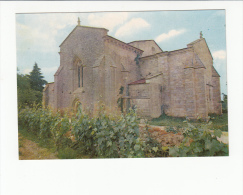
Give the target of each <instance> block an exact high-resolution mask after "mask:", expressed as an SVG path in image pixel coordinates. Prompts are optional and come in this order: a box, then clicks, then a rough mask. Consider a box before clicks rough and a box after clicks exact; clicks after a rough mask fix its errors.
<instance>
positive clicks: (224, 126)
mask: <svg viewBox="0 0 243 195" xmlns="http://www.w3.org/2000/svg"><path fill="white" fill-rule="evenodd" d="M209 118H210V121H212V123H210V124H208V122H206V121H203V120H201V119H198V120H191V121H190V123H191V124H192V125H194V126H195V127H198V128H200V127H201V126H204V125H207V127H208V128H209V129H211V130H217V129H220V130H221V131H228V113H223V114H222V115H210V117H209ZM185 120H186V118H176V117H171V116H167V115H161V116H160V117H159V118H155V119H152V120H150V121H148V123H149V124H150V125H157V126H168V127H176V128H182V127H184V128H185V127H187V124H186V123H183V121H185Z"/></svg>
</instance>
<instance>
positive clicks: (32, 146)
mask: <svg viewBox="0 0 243 195" xmlns="http://www.w3.org/2000/svg"><path fill="white" fill-rule="evenodd" d="M39 159H58V158H57V155H56V154H55V153H51V152H50V151H49V150H48V149H47V148H42V147H40V146H38V144H36V143H34V142H32V141H30V140H28V139H26V138H24V137H23V136H22V135H21V134H20V133H19V160H39Z"/></svg>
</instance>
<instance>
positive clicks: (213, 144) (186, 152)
mask: <svg viewBox="0 0 243 195" xmlns="http://www.w3.org/2000/svg"><path fill="white" fill-rule="evenodd" d="M187 125H188V127H187V128H184V129H183V136H184V139H183V141H182V143H181V144H180V145H179V146H174V147H172V148H170V149H169V154H170V156H174V157H191V156H194V157H195V156H228V155H229V149H228V145H227V144H224V143H222V142H219V141H218V140H217V137H221V134H222V132H221V131H220V130H214V131H213V132H211V131H209V129H208V127H207V125H204V126H202V128H196V127H195V126H193V125H192V124H190V123H188V122H187Z"/></svg>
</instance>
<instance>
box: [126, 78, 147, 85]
mask: <svg viewBox="0 0 243 195" xmlns="http://www.w3.org/2000/svg"><path fill="white" fill-rule="evenodd" d="M144 83H146V79H140V80H137V81H134V82H132V83H129V84H128V85H136V84H144Z"/></svg>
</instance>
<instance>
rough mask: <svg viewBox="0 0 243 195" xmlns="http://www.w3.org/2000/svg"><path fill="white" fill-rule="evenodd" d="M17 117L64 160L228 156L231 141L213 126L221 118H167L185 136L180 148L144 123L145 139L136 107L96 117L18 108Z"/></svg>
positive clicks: (27, 131) (24, 131) (21, 127)
mask: <svg viewBox="0 0 243 195" xmlns="http://www.w3.org/2000/svg"><path fill="white" fill-rule="evenodd" d="M18 116H19V131H20V133H21V134H22V135H23V136H24V137H25V138H27V139H30V140H32V141H34V142H36V143H38V144H39V145H40V146H42V147H46V148H48V149H50V151H52V152H57V156H58V158H61V159H75V158H134V157H168V156H225V155H228V145H227V144H223V143H221V142H219V141H218V140H217V137H220V136H221V133H222V132H221V130H217V129H215V130H214V131H210V130H209V129H213V127H215V128H216V127H217V125H219V124H221V123H223V122H224V121H223V119H221V118H219V119H218V118H217V117H215V118H214V119H212V120H215V121H217V122H218V123H217V124H216V125H215V124H214V126H213V124H212V122H209V123H206V122H203V123H201V124H200V126H199V125H198V124H199V122H197V123H196V122H194V123H196V124H197V125H198V126H194V125H192V123H191V122H190V123H189V122H188V121H182V119H176V118H174V119H173V118H171V117H164V118H163V119H164V120H165V121H166V122H168V121H169V119H171V120H172V122H170V123H169V124H170V125H168V128H167V129H166V131H167V132H171V133H178V132H180V133H182V134H183V135H184V139H183V141H182V143H181V144H180V145H179V146H174V147H171V148H168V147H162V145H161V143H159V142H158V141H156V140H154V139H153V138H152V136H151V135H150V133H149V131H148V126H146V127H145V130H147V133H145V134H144V135H143V136H142V137H143V138H142V137H141V136H140V133H139V126H138V119H137V116H136V113H135V112H134V111H133V110H130V112H129V113H127V114H126V115H123V114H122V115H120V116H112V115H108V114H106V113H105V112H104V111H102V110H100V112H99V114H98V116H97V117H94V118H91V117H89V116H88V115H86V114H85V113H83V112H81V110H79V111H78V113H77V114H76V115H75V116H73V117H70V116H68V115H66V114H65V113H64V114H60V113H59V112H56V113H53V112H52V111H51V110H48V109H42V108H38V107H33V108H25V109H22V110H19V115H18ZM221 120H222V121H221ZM164 124H166V123H164ZM167 124H168V123H167ZM174 127H176V128H174ZM209 127H210V128H209ZM211 127H212V128H211ZM72 136H73V137H74V139H72ZM216 136H217V137H216Z"/></svg>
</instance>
